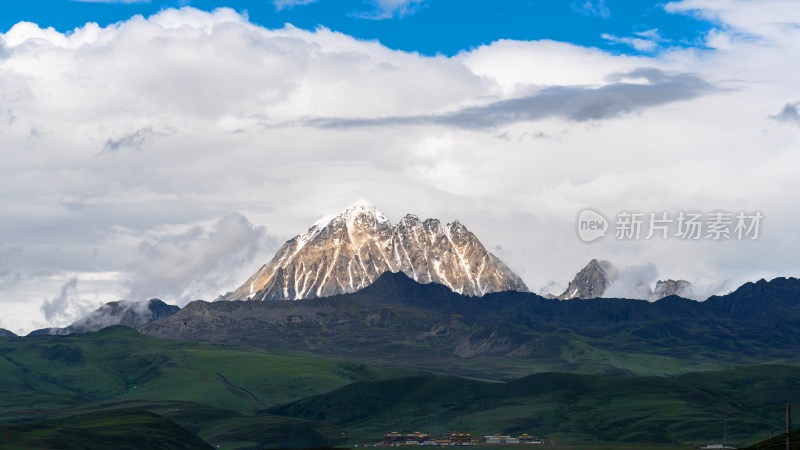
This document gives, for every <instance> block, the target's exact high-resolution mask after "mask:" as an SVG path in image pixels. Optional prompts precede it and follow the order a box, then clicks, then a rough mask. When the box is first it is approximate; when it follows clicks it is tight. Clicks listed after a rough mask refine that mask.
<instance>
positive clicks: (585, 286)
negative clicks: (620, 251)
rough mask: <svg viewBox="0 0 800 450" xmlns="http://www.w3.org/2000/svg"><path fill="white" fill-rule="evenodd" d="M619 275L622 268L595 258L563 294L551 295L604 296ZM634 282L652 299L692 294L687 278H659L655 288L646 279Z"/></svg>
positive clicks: (563, 297) (642, 292)
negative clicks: (647, 283) (647, 284)
mask: <svg viewBox="0 0 800 450" xmlns="http://www.w3.org/2000/svg"><path fill="white" fill-rule="evenodd" d="M619 277H620V270H619V269H617V268H616V267H614V265H613V264H611V263H610V262H609V261H598V260H596V259H593V260H591V261H589V264H587V265H586V267H584V268H583V269H581V270H580V272H578V273H577V274H576V275H575V278H573V279H572V281H570V282H569V285H568V286H567V289H566V290H565V291H564V292H563V293H562V294H561V295H558V296H555V295H551V296H549V297H550V298H557V299H559V300H569V299H572V298H583V299H588V298H598V297H602V296H603V295H604V294H605V293H606V291H607V290H608V288H609V287H611V285H612V284H613V283H614V282H615V281H617V280H618V279H619ZM634 283H637V285H636V291H637V292H639V293H641V294H642V295H641V296H642V297H645V298H646V299H647V300H650V301H655V300H658V299H661V298H664V297H669V296H670V295H681V296H689V295H691V294H692V284H691V283H689V282H688V281H686V280H659V281H658V282H656V286H655V288H654V289H651V288H650V287H649V286H646V285H645V283H646V281H644V280H634Z"/></svg>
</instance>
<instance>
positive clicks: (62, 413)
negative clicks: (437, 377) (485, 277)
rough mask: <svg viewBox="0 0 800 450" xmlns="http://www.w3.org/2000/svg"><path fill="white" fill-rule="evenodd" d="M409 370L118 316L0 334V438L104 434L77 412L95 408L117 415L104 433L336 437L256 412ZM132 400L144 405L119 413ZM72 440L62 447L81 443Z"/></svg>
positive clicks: (323, 428) (260, 443) (262, 443)
mask: <svg viewBox="0 0 800 450" xmlns="http://www.w3.org/2000/svg"><path fill="white" fill-rule="evenodd" d="M408 373H410V372H407V371H401V370H389V369H382V368H377V367H368V366H365V365H359V364H353V363H346V362H338V361H332V360H326V359H323V358H319V357H310V356H305V355H273V354H270V353H267V352H265V351H262V350H256V349H252V348H247V347H235V346H217V345H205V344H193V343H185V342H176V341H168V340H159V339H155V338H151V337H147V336H144V335H142V334H139V333H138V332H136V331H134V330H132V329H130V328H127V327H121V326H117V327H111V328H107V329H105V330H102V331H99V332H96V333H86V334H73V335H69V336H32V337H26V338H0V424H2V425H0V426H2V427H4V428H3V429H4V430H6V431H8V433H6V434H5V437H4V435H3V434H0V443H5V444H7V445H9V446H10V445H12V444H13V445H16V446H20V445H23V444H24V445H28V446H32V447H33V448H37V446H38V444H36V442H39V441H37V440H36V439H39V437H37V436H40V435H41V436H43V437H41V439H44V440H43V441H41V442H42V443H48V442H51V441H50V440H49V439H52V440H58V439H61V437H63V436H64V435H65V434H71V433H73V431H74V433H77V434H76V436H78V437H80V436H84V438H85V437H86V436H88V435H90V434H91V435H93V434H94V433H98V434H97V436H98V439H100V437H102V439H100V440H99V441H98V442H106V441H104V440H103V439H105V437H103V436H105V434H107V433H106V430H104V429H102V428H98V427H97V426H95V422H93V421H91V420H89V419H86V420H89V421H88V422H87V421H84V420H83V419H84V418H91V417H95V416H92V414H97V415H98V416H97V417H102V416H104V415H108V416H109V417H116V418H117V419H115V420H118V421H119V427H121V429H122V431H120V433H119V435H118V436H117V435H114V433H111V432H109V433H110V434H109V438H108V439H111V440H110V441H108V442H109V443H110V442H116V441H114V439H117V438H118V439H119V441H120V442H121V441H124V440H125V439H127V438H129V437H131V436H132V435H135V434H136V433H140V434H141V433H146V432H147V430H148V429H152V430H158V429H162V428H163V430H170V429H177V428H181V429H183V430H184V432H186V433H188V434H189V435H191V436H194V435H196V436H199V438H202V439H203V440H205V441H206V442H209V443H213V444H214V445H215V446H216V445H221V448H265V447H270V448H274V447H294V446H320V445H328V444H335V443H339V442H342V441H343V440H344V439H346V437H347V435H346V432H345V431H344V430H342V429H340V428H339V427H337V426H334V425H332V424H330V423H320V422H311V421H308V420H304V419H296V418H287V417H276V416H270V415H263V414H261V415H259V414H254V413H255V412H256V411H258V410H261V409H264V408H268V407H270V406H274V405H278V404H282V403H286V402H289V401H293V400H297V399H301V398H304V397H307V396H308V395H313V394H320V393H323V392H327V391H330V390H332V389H334V388H337V387H340V386H343V385H346V384H349V383H352V382H354V381H363V380H374V379H381V378H385V377H393V376H400V375H404V374H408ZM132 409H133V410H137V411H145V412H146V414H144V415H142V414H138V413H136V414H133V413H131V414H127V413H126V412H127V411H129V410H132ZM137 414H138V415H137ZM145 416H146V417H145ZM109 426H110V427H111V428H114V427H115V426H111V425H109ZM170 427H177V428H170ZM70 430H73V431H70ZM75 430H78V431H75ZM153 432H154V433H155V432H156V431H153ZM165 432H166V431H165ZM87 433H88V434H87ZM78 437H76V439H78ZM199 438H198V439H199ZM4 439H5V441H4ZM86 441H87V442H89V441H92V439H88V438H86ZM53 442H54V441H53ZM137 442H138V441H137ZM187 442H191V441H187ZM25 443H27V444H25ZM24 445H23V446H24ZM42 445H45V444H42ZM48 445H49V444H48ZM75 445H76V446H75V447H70V448H81V447H80V446H77V443H76V444H75ZM109 445H111V444H109ZM0 446H2V445H0ZM45 446H46V445H45ZM111 447H116V448H123V447H118V446H117V444H114V445H112V446H111ZM111 447H108V446H106V447H103V446H100V447H85V448H111ZM128 448H141V447H136V446H135V445H134V446H131V447H128ZM153 448H156V447H153ZM161 448H184V447H172V446H167V447H161ZM185 448H191V447H185Z"/></svg>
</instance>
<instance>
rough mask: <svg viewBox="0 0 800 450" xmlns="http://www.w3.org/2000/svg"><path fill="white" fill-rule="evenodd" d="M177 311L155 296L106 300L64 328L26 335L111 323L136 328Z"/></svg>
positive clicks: (97, 327)
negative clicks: (139, 299)
mask: <svg viewBox="0 0 800 450" xmlns="http://www.w3.org/2000/svg"><path fill="white" fill-rule="evenodd" d="M178 311H180V307H178V306H175V305H168V304H166V303H164V302H163V301H161V300H159V299H157V298H153V299H150V300H148V301H147V302H130V301H126V300H120V301H116V302H108V303H106V304H105V305H103V306H101V307H100V308H97V309H96V310H94V311H92V312H91V313H89V315H88V316H86V317H83V318H81V319H80V320H78V321H76V322H74V323H72V324H70V325H69V326H66V327H64V328H43V329H41V330H35V331H32V332H30V333H28V336H40V335H66V334H72V333H88V332H91V331H99V330H102V329H103V328H106V327H110V326H112V325H125V326H128V327H131V328H137V329H138V328H140V327H142V326H144V325H147V324H149V323H151V322H155V321H156V320H159V319H162V318H165V317H169V316H171V315H173V314H175V313H176V312H178Z"/></svg>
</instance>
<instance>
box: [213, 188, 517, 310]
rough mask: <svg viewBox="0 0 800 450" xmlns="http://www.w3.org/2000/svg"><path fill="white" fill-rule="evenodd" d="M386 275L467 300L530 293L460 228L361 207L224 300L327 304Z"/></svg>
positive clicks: (303, 238) (295, 242) (294, 242)
mask: <svg viewBox="0 0 800 450" xmlns="http://www.w3.org/2000/svg"><path fill="white" fill-rule="evenodd" d="M384 272H403V273H405V274H406V275H408V276H409V277H411V278H412V279H414V280H416V281H418V282H420V283H438V284H442V285H444V286H447V287H448V288H450V289H451V290H453V291H454V292H457V293H460V294H464V295H469V296H482V295H484V294H486V293H490V292H500V291H507V290H514V291H522V292H526V291H527V290H528V288H527V287H526V286H525V283H524V282H523V281H522V279H521V278H520V277H518V276H517V275H516V274H515V273H514V272H512V271H511V269H509V268H508V267H507V266H506V265H505V264H504V263H503V262H502V261H500V259H498V258H497V257H496V256H495V255H493V254H492V253H490V252H489V251H487V250H486V248H485V247H484V246H483V245H482V244H481V242H480V241H479V240H478V238H477V237H476V236H475V235H474V234H472V233H471V232H470V231H469V230H467V228H466V227H465V226H464V225H462V224H461V223H459V222H458V221H455V222H452V223H448V224H446V225H444V224H442V223H441V222H439V220H437V219H426V220H424V221H423V220H420V219H419V218H418V217H417V216H415V215H412V214H408V215H406V216H405V217H403V218H402V219H401V220H400V221H399V223H397V224H396V225H392V223H391V222H390V221H389V219H387V218H386V216H384V215H383V214H382V213H381V212H380V211H378V210H377V209H375V208H374V207H372V206H370V205H368V204H365V203H358V204H356V205H354V206H352V207H350V208H348V209H346V210H345V211H344V212H342V213H341V214H339V215H338V216H336V217H334V218H333V219H331V220H330V221H327V222H325V221H323V222H321V223H318V224H315V225H314V226H312V227H311V228H310V229H309V230H308V232H306V233H304V234H301V235H298V236H295V237H294V238H292V239H290V240H289V241H288V242H286V244H284V245H283V246H282V247H281V248H280V249H279V250H278V252H277V254H276V255H275V257H274V258H273V259H272V260H271V261H269V262H268V263H267V264H265V265H264V266H262V267H261V268H260V269H259V270H258V271H257V272H256V273H255V274H254V275H253V276H251V277H250V279H248V280H247V281H246V282H245V283H244V284H242V285H241V286H240V287H239V288H238V289H236V290H235V291H233V292H230V293H228V294H226V295H224V296H222V297H220V299H219V300H300V299H308V298H319V297H329V296H331V295H337V294H344V293H348V292H355V291H357V290H359V289H362V288H364V287H366V286H369V285H370V284H372V282H373V281H375V279H377V278H378V277H379V276H380V275H381V274H382V273H384Z"/></svg>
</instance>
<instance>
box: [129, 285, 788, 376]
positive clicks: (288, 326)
mask: <svg viewBox="0 0 800 450" xmlns="http://www.w3.org/2000/svg"><path fill="white" fill-rule="evenodd" d="M141 330H142V331H143V332H144V333H146V334H149V335H151V336H156V337H161V338H170V339H181V340H188V341H197V342H214V343H228V344H244V345H249V346H253V347H258V348H264V349H269V350H272V351H305V352H311V353H315V354H318V355H325V356H328V357H334V358H341V359H346V360H353V361H365V362H374V363H378V364H384V365H394V366H398V367H412V368H416V369H420V370H429V371H437V372H444V373H451V374H458V375H469V376H477V377H485V378H501V379H508V378H514V377H518V376H523V375H526V374H529V373H531V372H540V371H568V372H581V373H596V374H611V375H625V374H628V375H630V374H679V373H684V372H689V371H694V370H707V369H714V368H722V367H733V366H736V365H746V364H755V363H766V362H781V361H783V362H793V361H796V360H797V355H798V354H800V281H799V280H797V279H793V278H789V279H787V278H776V279H774V280H772V281H769V282H767V281H764V280H761V281H759V282H757V283H747V284H745V285H743V286H742V287H740V288H739V289H737V290H736V291H735V292H733V293H731V294H729V295H726V296H721V297H712V298H710V299H708V300H707V301H705V302H697V301H694V300H688V299H684V298H680V297H675V296H671V297H667V298H664V299H661V300H659V301H657V302H652V303H651V302H646V301H642V300H630V299H605V298H599V299H592V300H581V299H573V300H566V301H560V300H554V299H546V298H543V297H540V296H538V295H536V294H532V293H523V292H513V291H509V292H501V293H493V294H487V295H485V296H483V297H467V296H462V295H459V294H456V293H453V292H452V291H450V290H449V289H447V288H446V287H444V286H441V285H437V284H419V283H417V282H415V281H413V280H411V279H409V278H408V277H406V276H405V275H403V274H402V273H397V274H393V273H385V274H383V275H382V276H381V277H380V278H379V279H378V280H377V281H376V282H375V283H373V284H372V285H370V286H368V287H366V288H364V289H362V290H361V291H358V292H356V293H352V294H345V295H338V296H333V297H328V298H323V299H314V300H303V301H268V302H224V301H223V302H214V303H208V302H203V301H197V302H192V303H190V304H189V305H187V306H186V307H185V308H184V309H183V310H181V311H180V312H178V313H176V314H175V315H173V316H171V317H168V318H165V319H162V320H159V321H156V322H154V323H152V324H149V325H146V326H144V327H142V328H141Z"/></svg>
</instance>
